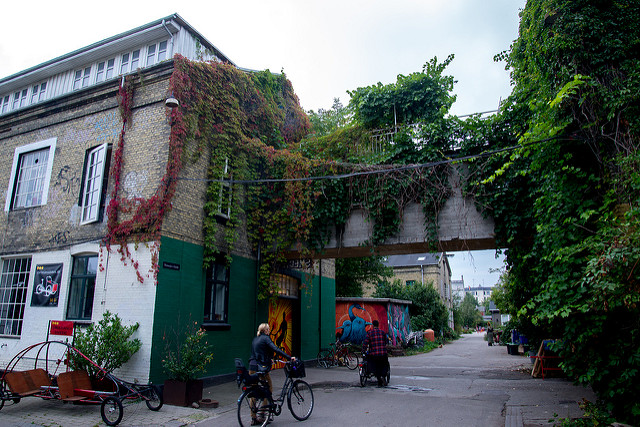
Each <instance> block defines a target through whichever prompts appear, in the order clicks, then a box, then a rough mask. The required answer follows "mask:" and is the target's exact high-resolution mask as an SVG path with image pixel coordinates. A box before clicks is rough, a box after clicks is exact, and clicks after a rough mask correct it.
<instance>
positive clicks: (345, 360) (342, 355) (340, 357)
mask: <svg viewBox="0 0 640 427" xmlns="http://www.w3.org/2000/svg"><path fill="white" fill-rule="evenodd" d="M317 360H318V366H322V367H323V368H330V367H332V366H346V367H347V368H349V369H351V370H354V369H356V368H357V367H358V362H359V359H358V355H357V354H356V353H355V352H354V351H353V350H351V348H350V347H349V346H347V345H344V344H342V343H341V342H340V341H336V342H335V343H331V347H330V348H323V349H321V350H320V352H319V353H318V358H317Z"/></svg>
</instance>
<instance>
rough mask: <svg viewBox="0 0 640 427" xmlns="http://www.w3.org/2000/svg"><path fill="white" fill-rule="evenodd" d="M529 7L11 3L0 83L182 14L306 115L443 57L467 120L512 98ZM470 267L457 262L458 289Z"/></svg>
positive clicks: (281, 0)
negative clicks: (274, 83)
mask: <svg viewBox="0 0 640 427" xmlns="http://www.w3.org/2000/svg"><path fill="white" fill-rule="evenodd" d="M524 5H525V0H393V1H390V0H366V1H365V0H341V1H337V0H323V1H312V0H271V1H270V0H236V1H230V0H224V1H218V0H209V1H202V0H200V1H190V0H182V1H165V0H157V1H154V2H149V3H147V2H138V1H122V0H109V1H106V2H99V3H87V2H86V1H83V2H80V1H65V0H60V1H55V2H54V1H43V0H35V1H33V0H31V1H15V0H8V1H5V2H3V7H2V9H3V16H4V19H3V35H4V37H3V38H2V41H1V42H0V77H6V76H8V75H11V74H14V73H16V72H18V71H21V70H23V69H25V68H29V67H32V66H35V65H38V64H40V63H42V62H45V61H47V60H49V59H53V58H55V57H58V56H60V55H63V54H65V53H68V52H71V51H73V50H76V49H79V48H82V47H84V46H87V45H89V44H92V43H95V42H97V41H100V40H103V39H105V38H107V37H110V36H113V35H116V34H118V33H121V32H124V31H127V30H129V29H132V28H135V27H138V26H140V25H143V24H146V23H148V22H151V21H154V20H156V19H160V18H162V17H165V16H168V15H171V14H172V13H178V14H179V15H180V16H181V17H182V18H183V19H185V20H186V21H187V22H188V23H189V24H191V25H192V26H193V27H194V28H195V29H196V30H198V31H199V32H200V33H201V34H202V35H203V36H204V37H205V38H206V39H207V40H209V41H210V42H211V43H213V44H214V45H215V46H216V47H217V48H218V49H219V50H221V51H222V52H223V53H224V54H225V55H226V56H227V57H229V58H230V59H231V60H232V61H233V62H235V63H236V64H237V65H238V66H240V67H245V68H250V69H255V70H262V69H270V70H271V71H274V72H280V71H284V72H285V73H286V74H287V77H288V78H289V79H290V80H291V82H292V83H293V87H294V89H295V91H296V93H297V95H298V97H299V98H300V103H301V105H302V107H303V108H304V109H305V110H318V109H319V108H330V107H331V104H332V102H333V99H334V98H340V99H341V101H342V102H343V103H344V104H347V103H348V94H347V93H346V92H347V91H349V90H354V89H356V88H358V87H362V86H369V85H374V84H376V83H378V82H381V83H383V84H387V83H392V82H395V81H396V77H397V75H398V74H405V75H406V74H410V73H412V72H416V71H420V70H421V69H422V66H423V65H424V63H425V62H427V61H428V60H429V59H431V58H433V57H434V56H437V57H438V59H439V60H440V61H442V60H444V59H445V58H446V57H447V55H449V54H451V53H453V54H454V55H455V59H454V61H453V63H452V64H451V65H450V66H449V67H448V68H447V69H446V70H445V73H446V74H448V75H453V76H454V77H455V79H456V80H457V81H458V82H457V84H456V85H455V88H454V93H455V94H457V96H458V99H457V101H456V103H455V104H454V106H453V109H452V113H454V114H457V115H464V114H469V113H475V112H483V111H489V110H495V109H496V108H497V107H498V104H499V102H500V100H501V99H504V98H505V97H506V96H508V95H509V93H510V85H509V74H508V72H507V71H506V70H505V69H504V64H503V63H496V62H494V61H493V57H494V55H496V54H497V53H500V52H502V51H504V50H506V49H508V48H509V46H510V44H511V42H512V41H513V40H515V38H516V37H517V32H518V23H519V17H518V12H519V11H520V10H521V9H522V8H523V7H524ZM491 252H492V253H493V251H491ZM469 255H470V254H468V253H467V256H466V258H471V257H470V256H469ZM461 258H464V257H463V256H461V255H460V256H455V257H453V258H450V262H451V265H452V274H453V277H454V278H456V279H458V278H459V277H460V273H459V272H458V271H459V270H458V269H459V268H460V269H462V267H457V264H458V260H460V259H461ZM474 258H475V263H473V264H470V260H469V259H467V260H466V261H464V264H465V265H466V266H467V267H468V268H471V267H469V266H475V272H474V273H473V274H472V273H471V272H465V273H464V278H465V282H469V281H473V283H475V282H477V283H478V284H482V283H484V284H485V285H488V286H489V285H493V284H494V283H495V282H496V281H497V279H495V276H496V275H494V276H490V275H487V274H486V273H485V270H486V269H485V268H484V262H491V261H492V260H491V259H489V260H485V261H482V262H481V261H480V260H479V259H480V258H482V259H483V260H484V259H485V257H484V256H483V257H478V256H476V257H474ZM489 258H491V257H489ZM493 262H494V263H495V260H494V261H493ZM481 264H482V265H481ZM497 266H499V263H498V264H493V267H497ZM472 270H473V269H472ZM467 274H469V275H467ZM489 282H492V283H489Z"/></svg>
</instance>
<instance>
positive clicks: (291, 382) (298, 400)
mask: <svg viewBox="0 0 640 427" xmlns="http://www.w3.org/2000/svg"><path fill="white" fill-rule="evenodd" d="M235 363H236V382H237V383H238V387H240V386H241V385H242V394H241V395H240V397H239V398H238V422H239V423H240V426H241V427H244V426H250V425H260V426H266V425H267V424H268V423H270V422H271V421H273V418H274V417H277V416H278V415H280V413H281V412H282V406H283V405H284V401H285V396H286V399H287V406H288V407H289V411H290V412H291V415H293V418H295V419H296V420H298V421H304V420H306V419H307V418H309V416H310V415H311V411H313V391H312V390H311V386H310V385H309V384H308V383H307V382H306V381H304V380H301V379H298V378H302V377H304V376H305V370H304V363H302V361H301V360H296V361H295V362H284V363H285V365H284V373H285V380H284V385H283V386H282V390H281V391H280V396H279V397H278V398H277V399H275V400H274V398H273V395H272V394H271V392H270V391H269V384H268V383H267V380H266V379H265V378H264V374H261V373H256V374H249V371H247V368H246V367H245V366H244V363H243V362H242V359H235ZM243 384H244V385H243Z"/></svg>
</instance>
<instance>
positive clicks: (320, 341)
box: [318, 259, 322, 351]
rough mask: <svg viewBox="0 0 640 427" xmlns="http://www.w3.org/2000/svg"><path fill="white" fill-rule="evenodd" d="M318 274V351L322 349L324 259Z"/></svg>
mask: <svg viewBox="0 0 640 427" xmlns="http://www.w3.org/2000/svg"><path fill="white" fill-rule="evenodd" d="M318 268H319V269H320V271H319V274H318V287H319V288H320V290H319V291H318V351H319V350H320V349H321V348H322V259H321V260H320V265H319V266H318Z"/></svg>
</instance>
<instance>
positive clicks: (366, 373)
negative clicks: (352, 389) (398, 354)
mask: <svg viewBox="0 0 640 427" xmlns="http://www.w3.org/2000/svg"><path fill="white" fill-rule="evenodd" d="M386 368H387V369H386V373H385V375H384V376H383V377H382V385H384V386H385V387H386V386H387V385H389V381H390V380H391V366H390V365H389V361H388V360H387V366H386ZM358 375H359V376H360V386H361V387H364V386H366V385H367V381H369V379H370V378H375V374H374V372H372V368H371V366H370V363H369V361H368V360H367V355H366V354H363V355H362V363H360V364H359V365H358Z"/></svg>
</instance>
